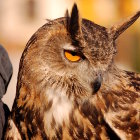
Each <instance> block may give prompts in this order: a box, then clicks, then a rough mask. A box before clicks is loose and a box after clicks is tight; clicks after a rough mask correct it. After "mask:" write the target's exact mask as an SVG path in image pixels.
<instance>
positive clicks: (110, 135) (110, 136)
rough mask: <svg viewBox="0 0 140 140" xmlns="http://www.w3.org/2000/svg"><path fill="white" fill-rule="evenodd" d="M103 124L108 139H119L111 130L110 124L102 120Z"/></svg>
mask: <svg viewBox="0 0 140 140" xmlns="http://www.w3.org/2000/svg"><path fill="white" fill-rule="evenodd" d="M104 125H105V128H106V132H107V134H108V137H109V139H110V140H120V138H119V137H118V136H117V134H116V133H115V132H114V131H113V130H112V128H110V126H109V125H108V124H107V123H106V122H105V121H104Z"/></svg>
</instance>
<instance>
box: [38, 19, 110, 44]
mask: <svg viewBox="0 0 140 140" xmlns="http://www.w3.org/2000/svg"><path fill="white" fill-rule="evenodd" d="M40 29H41V30H39V31H41V32H42V31H43V32H44V29H45V32H46V33H47V34H50V33H51V34H52V36H53V35H56V34H57V35H58V34H67V19H66V18H65V17H63V18H58V19H55V20H52V21H50V22H48V23H47V24H45V25H44V26H42V27H41V28H40ZM81 30H82V35H83V39H84V40H85V42H86V43H88V44H89V45H94V44H95V45H97V44H98V45H100V44H104V43H107V41H108V38H109V37H108V33H107V31H106V28H105V27H102V26H100V25H98V24H96V23H94V22H92V21H90V20H87V19H82V22H81Z"/></svg>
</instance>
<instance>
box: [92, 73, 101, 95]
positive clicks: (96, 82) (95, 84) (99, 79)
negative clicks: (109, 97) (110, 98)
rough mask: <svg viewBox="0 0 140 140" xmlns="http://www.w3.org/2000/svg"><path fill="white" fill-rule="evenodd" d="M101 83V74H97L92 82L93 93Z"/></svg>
mask: <svg viewBox="0 0 140 140" xmlns="http://www.w3.org/2000/svg"><path fill="white" fill-rule="evenodd" d="M101 83H102V77H101V75H99V76H98V77H97V78H96V79H95V81H94V82H93V84H92V88H93V93H96V92H97V91H98V90H99V89H100V87H101Z"/></svg>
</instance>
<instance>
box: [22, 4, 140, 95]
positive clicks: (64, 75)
mask: <svg viewBox="0 0 140 140" xmlns="http://www.w3.org/2000/svg"><path fill="white" fill-rule="evenodd" d="M139 15H140V12H138V13H136V14H135V15H134V16H132V17H130V18H128V19H127V20H126V21H124V22H123V23H122V24H119V25H115V26H112V27H111V28H105V27H102V26H100V25H97V24H95V23H93V22H92V21H89V20H87V19H82V18H80V16H79V12H78V8H77V5H76V4H74V6H73V8H72V12H71V14H70V15H69V13H68V11H67V12H66V16H65V17H63V18H59V19H56V20H51V21H49V22H48V23H47V24H45V25H44V26H42V27H41V28H40V29H39V30H38V31H37V32H36V33H35V34H34V35H33V36H32V37H31V39H30V40H29V42H28V43H27V47H26V49H25V51H24V53H23V56H22V59H21V67H23V70H22V75H23V76H22V77H24V79H25V80H26V83H30V84H31V82H32V84H34V85H35V86H36V88H37V90H38V89H41V90H43V89H46V87H53V88H54V89H60V91H62V90H61V89H64V91H66V93H67V95H68V96H69V97H71V96H72V95H73V96H77V97H79V98H80V97H82V96H84V97H85V96H88V95H92V94H93V93H95V92H97V91H98V90H99V88H100V85H101V82H102V79H103V74H104V73H105V72H107V71H109V69H110V67H111V66H112V63H113V58H114V55H115V54H116V46H115V40H116V39H117V38H118V36H119V35H120V34H121V33H122V32H123V31H125V30H126V29H127V28H128V27H129V26H130V25H131V24H132V23H133V22H134V21H135V20H136V19H137V18H138V17H139ZM21 79H22V78H21ZM40 87H41V88H40Z"/></svg>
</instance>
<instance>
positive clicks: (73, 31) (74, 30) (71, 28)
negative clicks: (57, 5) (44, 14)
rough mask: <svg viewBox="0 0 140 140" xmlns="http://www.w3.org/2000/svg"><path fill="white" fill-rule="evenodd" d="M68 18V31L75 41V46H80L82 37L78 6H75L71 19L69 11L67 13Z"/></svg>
mask: <svg viewBox="0 0 140 140" xmlns="http://www.w3.org/2000/svg"><path fill="white" fill-rule="evenodd" d="M65 16H66V17H67V29H68V32H69V34H70V36H71V39H72V41H73V44H75V45H78V42H79V40H80V37H81V34H82V33H81V18H80V16H79V11H78V7H77V4H74V5H73V8H72V12H71V15H70V17H69V14H68V11H66V15H65Z"/></svg>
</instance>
